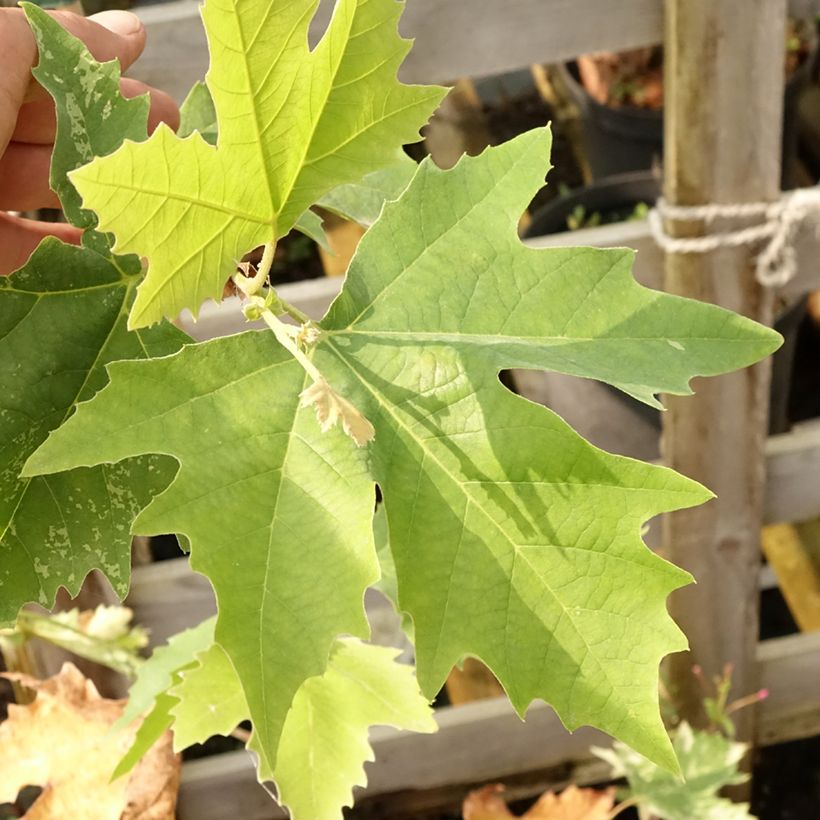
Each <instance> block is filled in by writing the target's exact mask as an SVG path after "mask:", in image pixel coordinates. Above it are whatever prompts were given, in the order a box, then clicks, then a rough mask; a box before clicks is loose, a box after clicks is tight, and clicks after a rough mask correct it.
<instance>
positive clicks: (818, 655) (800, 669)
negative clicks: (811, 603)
mask: <svg viewBox="0 0 820 820" xmlns="http://www.w3.org/2000/svg"><path fill="white" fill-rule="evenodd" d="M757 659H758V663H759V665H760V685H761V686H763V687H765V688H766V689H768V690H769V697H768V698H767V699H766V700H764V701H763V703H762V704H761V707H760V713H759V718H758V722H757V740H758V743H760V744H761V745H763V746H770V745H772V744H775V743H784V742H786V741H789V740H800V739H801V738H805V737H812V736H813V735H815V734H817V733H818V732H820V632H807V633H804V634H799V635H789V636H788V637H786V638H777V639H774V640H770V641H763V642H762V643H761V644H759V646H758V651H757Z"/></svg>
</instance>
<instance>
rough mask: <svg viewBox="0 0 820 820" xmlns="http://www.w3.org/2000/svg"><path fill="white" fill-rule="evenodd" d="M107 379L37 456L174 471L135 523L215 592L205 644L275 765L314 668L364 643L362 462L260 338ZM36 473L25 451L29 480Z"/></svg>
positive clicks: (264, 335) (372, 568) (373, 573)
mask: <svg viewBox="0 0 820 820" xmlns="http://www.w3.org/2000/svg"><path fill="white" fill-rule="evenodd" d="M109 373H110V375H111V379H112V381H111V383H110V384H109V385H108V387H107V388H106V389H105V390H103V391H101V393H100V394H99V396H98V397H97V399H96V400H95V401H94V402H91V403H89V404H86V405H83V407H82V408H81V410H80V412H78V413H77V414H75V415H74V417H73V418H71V419H69V421H68V422H67V423H66V425H65V426H64V431H65V437H64V436H63V435H60V436H59V439H61V441H60V440H58V438H56V437H52V439H51V446H50V447H49V445H46V446H47V447H49V449H50V450H51V452H52V455H53V454H54V453H55V451H54V449H53V448H54V447H56V448H57V449H59V450H60V455H59V459H60V460H61V461H63V462H64V463H66V464H67V463H69V462H70V463H71V464H72V465H76V464H80V463H81V464H84V465H90V464H96V463H99V462H101V461H104V462H112V463H115V462H118V461H119V460H121V459H123V458H129V457H132V456H135V455H142V454H149V453H156V452H162V453H169V454H172V455H173V456H174V457H175V458H176V459H177V460H178V461H179V464H180V468H179V472H178V473H177V475H176V477H175V479H174V481H173V482H172V483H171V485H170V487H169V488H168V490H167V491H166V492H164V493H163V494H162V495H160V496H158V497H156V498H155V499H154V501H153V503H152V504H151V505H150V506H149V507H148V508H147V509H145V510H144V511H143V512H142V513H141V514H140V516H139V518H138V519H137V520H136V522H135V524H134V526H135V528H138V529H139V530H140V532H143V533H144V534H146V535H155V534H158V533H164V532H174V533H182V534H183V535H185V536H187V538H188V539H189V540H190V544H191V566H192V567H193V568H194V569H195V570H197V571H198V572H201V573H202V574H203V575H205V576H207V577H208V578H209V579H210V581H211V583H212V585H213V587H214V590H215V592H216V598H217V603H218V608H219V618H218V620H217V625H216V641H217V642H218V643H219V644H220V645H221V646H222V647H223V648H224V649H225V651H226V652H227V653H228V655H229V657H230V659H231V662H232V663H233V665H234V667H235V668H236V670H237V672H238V674H239V676H240V678H241V679H242V686H243V688H244V691H245V696H246V698H247V701H248V706H249V709H250V714H251V718H252V720H253V722H254V725H255V726H256V727H257V734H258V736H259V737H260V742H261V743H262V751H263V753H265V754H270V755H275V753H276V749H277V747H278V743H279V735H280V734H281V731H282V725H283V723H284V720H285V716H286V714H287V712H288V709H289V708H290V704H291V701H292V700H293V695H294V694H295V692H296V690H297V689H298V688H299V687H300V686H301V685H302V683H303V682H304V681H305V680H306V679H307V678H309V677H312V676H314V675H318V674H321V673H322V672H323V671H324V669H325V666H326V664H327V658H328V653H329V652H330V647H331V646H332V644H333V641H334V640H335V638H336V637H337V635H339V634H345V633H346V634H351V635H358V636H362V637H367V635H368V626H367V620H366V618H365V614H364V602H363V598H364V591H365V589H366V588H367V587H368V586H369V585H370V584H372V583H373V582H374V581H375V580H376V578H377V577H378V563H377V559H376V551H375V547H374V545H373V532H372V528H371V518H372V514H373V503H374V495H375V493H374V488H373V482H372V479H371V478H370V476H369V475H368V473H367V469H366V463H365V458H364V453H363V451H361V450H358V449H357V448H355V447H354V448H352V449H351V447H349V446H348V443H349V442H350V440H349V439H348V438H347V437H346V436H345V435H344V434H343V433H342V432H341V431H340V430H338V429H334V430H331V431H330V432H329V433H327V434H325V433H322V432H321V431H320V430H319V428H318V426H317V424H316V418H315V415H314V413H313V410H312V409H311V408H305V407H302V406H301V405H300V398H299V394H300V393H301V392H302V390H303V389H304V387H305V381H306V376H305V373H304V371H303V370H302V369H301V367H300V366H299V364H297V362H296V361H295V360H294V359H293V358H292V357H291V356H290V354H289V353H288V352H287V351H285V349H284V348H283V347H281V346H280V345H279V343H278V342H277V341H276V339H275V338H274V336H273V334H272V333H269V332H249V333H243V334H241V335H238V336H229V337H226V338H223V339H215V340H213V341H210V342H205V343H203V344H199V345H192V346H188V347H185V348H184V349H183V350H182V351H181V352H180V353H178V354H176V355H175V356H169V357H167V358H164V359H153V360H151V361H148V362H117V363H115V364H112V365H111V366H110V368H109ZM149 384H150V385H151V387H150V388H148V385H149ZM143 386H145V387H146V388H148V389H145V390H143ZM70 428H71V430H73V433H72V432H70ZM75 435H78V436H79V438H74V436H75ZM69 438H72V439H73V440H72V443H70V444H68V445H67V447H65V448H64V447H63V445H64V444H66V443H67V442H68V440H69ZM80 439H82V440H80ZM43 455H44V456H45V457H46V458H49V456H48V455H47V454H46V453H45V451H43ZM38 462H39V463H38ZM40 464H42V461H41V460H40V458H39V456H37V455H36V454H35V456H34V457H33V459H30V460H29V463H28V466H27V469H28V470H32V471H35V472H36V471H38V470H39V468H40ZM55 468H56V469H62V468H57V467H56V465H55V464H54V462H53V461H52V462H51V463H50V464H49V468H48V469H49V470H51V469H55ZM273 764H274V758H273V757H271V759H270V760H269V761H268V763H267V765H269V766H273Z"/></svg>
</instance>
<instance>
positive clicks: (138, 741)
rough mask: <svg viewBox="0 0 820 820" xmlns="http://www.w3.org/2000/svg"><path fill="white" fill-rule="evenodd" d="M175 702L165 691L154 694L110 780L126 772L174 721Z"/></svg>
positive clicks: (174, 680)
mask: <svg viewBox="0 0 820 820" xmlns="http://www.w3.org/2000/svg"><path fill="white" fill-rule="evenodd" d="M176 680H177V679H176V677H175V676H172V678H171V681H172V683H173V682H176ZM176 702H177V699H176V698H175V697H173V696H172V695H169V694H168V693H167V692H160V693H159V694H158V695H157V696H156V699H155V700H154V705H153V707H152V708H151V711H150V712H148V714H147V715H146V716H145V718H143V721H142V723H141V724H140V725H139V728H138V729H137V731H136V734H135V735H134V742H133V743H132V744H131V746H130V747H129V749H128V751H127V752H126V753H125V754H124V755H123V756H122V758H121V759H120V761H119V762H118V763H117V765H116V767H115V768H114V771H113V772H112V774H111V780H112V781H113V780H116V779H117V778H118V777H122V776H123V775H126V774H128V773H129V772H130V771H131V770H132V769H133V768H134V767H135V766H136V765H137V763H139V762H140V760H142V758H143V757H144V756H145V755H146V754H147V753H148V750H149V749H150V748H151V747H152V746H153V745H154V744H155V743H156V742H157V741H158V740H159V739H160V738H161V737H162V736H163V735H164V734H165V732H166V731H167V730H168V729H170V728H171V726H172V724H173V722H174V719H173V717H172V716H171V707H173V706H174V705H175V704H176Z"/></svg>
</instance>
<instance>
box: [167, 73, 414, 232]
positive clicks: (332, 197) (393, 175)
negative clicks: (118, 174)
mask: <svg viewBox="0 0 820 820" xmlns="http://www.w3.org/2000/svg"><path fill="white" fill-rule="evenodd" d="M179 114H180V125H179V128H178V129H177V136H179V137H187V136H190V135H191V134H192V133H193V132H194V131H199V133H200V134H202V137H203V139H204V140H205V141H206V142H207V143H209V144H211V145H216V140H217V133H218V128H217V124H216V108H214V102H213V99H212V98H211V92H210V91H208V86H207V85H205V83H195V84H194V86H193V88H191V90H190V92H188V96H187V97H186V98H185V101H184V102H183V103H182V105H181V106H180V109H179ZM417 167H418V165H417V164H416V163H415V162H414V161H413V160H412V159H410V157H408V156H407V154H404V153H402V154H401V159H400V160H399V161H398V162H395V163H393V164H392V165H388V166H387V167H386V168H383V169H380V170H378V171H373V172H372V173H370V174H367V175H366V176H364V177H363V178H362V179H360V180H358V181H357V182H351V183H347V184H343V185H339V186H338V187H337V188H334V189H333V190H332V191H330V192H329V193H327V194H326V195H325V196H323V197H322V198H321V199H320V200H319V201H318V203H317V204H319V205H321V206H322V207H323V208H327V210H329V211H333V212H334V213H336V214H339V216H343V217H345V218H346V219H351V220H353V221H354V222H358V223H359V224H360V225H363V226H365V227H368V228H369V227H370V226H371V225H372V224H373V223H374V222H375V221H376V220H377V219H378V217H379V214H380V213H381V210H382V206H383V205H384V203H385V202H386V201H390V200H394V199H398V198H399V196H401V193H402V191H404V189H405V188H406V187H407V186H408V185H409V184H410V180H411V179H412V178H413V174H415V173H416V168H417ZM310 223H313V224H310ZM294 227H296V228H297V229H298V230H300V231H302V233H304V234H305V235H306V236H309V237H310V238H311V239H313V240H315V241H316V242H318V243H319V244H320V245H322V246H323V247H328V246H327V237H326V236H325V233H324V231H323V230H321V220H320V219H319V217H317V216H316V215H315V214H313V213H312V212H310V211H306V212H305V213H304V214H302V216H301V217H300V218H299V220H298V221H297V223H296V225H295V226H294Z"/></svg>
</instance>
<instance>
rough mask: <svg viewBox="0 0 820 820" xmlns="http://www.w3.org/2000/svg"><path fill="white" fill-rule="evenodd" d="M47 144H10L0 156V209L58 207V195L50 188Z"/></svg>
mask: <svg viewBox="0 0 820 820" xmlns="http://www.w3.org/2000/svg"><path fill="white" fill-rule="evenodd" d="M51 148H52V146H50V145H24V144H22V143H19V142H12V143H9V146H8V148H6V152H5V153H4V154H3V156H2V157H0V180H2V181H3V184H2V185H0V210H3V211H34V210H36V209H37V208H59V207H60V201H59V199H58V198H57V195H56V194H55V193H54V192H53V191H52V190H51V188H49V185H48V171H49V166H50V164H51Z"/></svg>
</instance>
